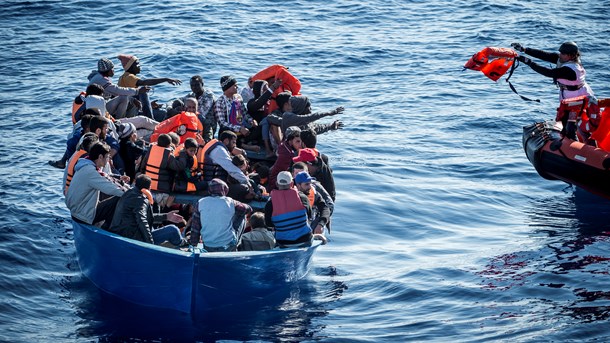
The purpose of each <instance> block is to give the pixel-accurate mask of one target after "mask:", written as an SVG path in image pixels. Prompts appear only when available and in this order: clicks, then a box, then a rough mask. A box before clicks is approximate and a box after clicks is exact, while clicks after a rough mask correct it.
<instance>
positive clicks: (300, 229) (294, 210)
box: [271, 188, 311, 241]
mask: <svg viewBox="0 0 610 343" xmlns="http://www.w3.org/2000/svg"><path fill="white" fill-rule="evenodd" d="M271 202H272V204H273V213H272V216H271V221H272V222H273V225H274V226H275V239H276V240H278V241H296V240H297V239H298V238H300V237H302V236H304V235H306V234H308V233H310V232H311V228H310V227H309V223H308V222H307V210H306V209H305V206H303V203H302V202H301V198H300V197H299V193H298V192H297V190H296V189H294V188H290V189H284V190H277V189H275V190H273V191H271Z"/></svg>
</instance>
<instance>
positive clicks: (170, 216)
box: [167, 210, 184, 224]
mask: <svg viewBox="0 0 610 343" xmlns="http://www.w3.org/2000/svg"><path fill="white" fill-rule="evenodd" d="M167 221H169V222H172V223H174V224H178V223H183V222H184V218H183V217H182V216H181V215H179V214H178V210H173V211H170V212H167Z"/></svg>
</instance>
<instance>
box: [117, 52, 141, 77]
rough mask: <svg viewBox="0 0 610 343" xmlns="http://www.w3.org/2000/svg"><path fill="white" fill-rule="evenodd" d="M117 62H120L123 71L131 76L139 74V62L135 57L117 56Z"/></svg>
mask: <svg viewBox="0 0 610 343" xmlns="http://www.w3.org/2000/svg"><path fill="white" fill-rule="evenodd" d="M117 58H118V59H119V61H121V65H122V66H123V70H125V71H126V72H128V73H132V74H139V73H140V71H141V70H140V60H138V58H137V57H136V56H133V55H123V54H121V55H119V56H117Z"/></svg>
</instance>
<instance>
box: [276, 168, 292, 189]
mask: <svg viewBox="0 0 610 343" xmlns="http://www.w3.org/2000/svg"><path fill="white" fill-rule="evenodd" d="M275 184H276V186H277V188H278V189H280V190H281V189H288V188H290V187H292V175H290V172H287V171H281V172H279V174H277V179H276V181H275Z"/></svg>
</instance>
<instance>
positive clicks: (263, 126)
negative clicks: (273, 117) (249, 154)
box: [258, 117, 269, 141]
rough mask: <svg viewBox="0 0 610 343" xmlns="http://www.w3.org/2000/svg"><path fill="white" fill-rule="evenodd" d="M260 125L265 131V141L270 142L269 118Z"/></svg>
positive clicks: (264, 119)
mask: <svg viewBox="0 0 610 343" xmlns="http://www.w3.org/2000/svg"><path fill="white" fill-rule="evenodd" d="M258 124H259V125H260V126H261V127H262V129H263V140H264V141H268V140H269V121H268V120H267V117H265V118H263V120H261V122H260V123H258Z"/></svg>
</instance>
